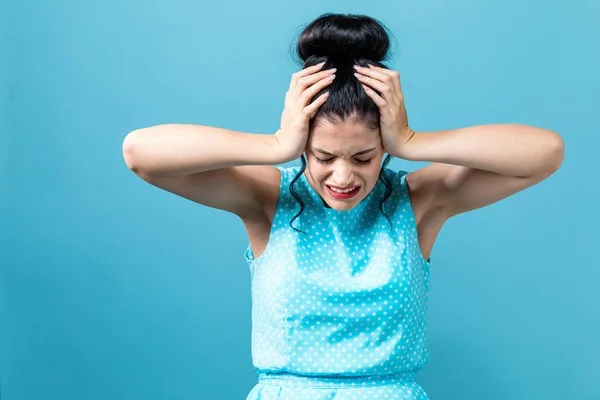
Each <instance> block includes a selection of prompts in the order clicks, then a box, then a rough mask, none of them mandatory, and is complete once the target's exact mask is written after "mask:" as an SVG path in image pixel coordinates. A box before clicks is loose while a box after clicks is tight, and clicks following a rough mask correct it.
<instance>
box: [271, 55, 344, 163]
mask: <svg viewBox="0 0 600 400" xmlns="http://www.w3.org/2000/svg"><path fill="white" fill-rule="evenodd" d="M323 64H324V63H319V64H316V65H313V66H311V67H308V68H305V69H303V70H300V71H298V72H295V73H293V74H292V81H291V83H290V88H289V90H288V92H287V93H286V94H285V108H284V110H283V113H282V115H281V126H280V129H279V130H278V131H277V132H276V133H275V134H274V136H275V141H276V142H277V143H278V144H279V151H280V152H281V153H280V154H281V156H282V158H283V159H285V160H286V161H285V162H287V161H291V160H295V159H297V158H299V157H300V156H301V155H302V153H303V152H304V150H305V149H306V143H307V141H308V127H309V122H310V119H312V117H313V116H314V115H315V114H316V113H317V111H318V110H319V107H320V106H321V105H322V104H323V103H325V101H326V100H327V95H328V93H323V94H322V95H321V96H319V97H318V98H317V99H315V100H314V101H313V102H312V103H310V104H309V102H310V100H311V99H312V98H313V97H314V96H315V95H316V94H317V93H319V91H321V90H322V89H323V88H324V87H326V86H327V85H329V84H331V82H333V79H334V78H335V75H334V74H333V73H334V72H335V70H336V69H335V68H332V69H328V70H325V71H321V70H320V69H321V68H322V67H323Z"/></svg>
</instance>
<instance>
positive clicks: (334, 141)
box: [304, 121, 385, 211]
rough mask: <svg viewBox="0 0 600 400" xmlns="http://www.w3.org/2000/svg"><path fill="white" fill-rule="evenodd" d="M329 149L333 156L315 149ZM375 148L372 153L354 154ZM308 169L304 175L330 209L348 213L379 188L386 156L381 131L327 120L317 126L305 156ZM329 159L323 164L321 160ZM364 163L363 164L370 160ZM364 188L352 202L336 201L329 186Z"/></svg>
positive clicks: (356, 123)
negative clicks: (383, 161) (380, 173)
mask: <svg viewBox="0 0 600 400" xmlns="http://www.w3.org/2000/svg"><path fill="white" fill-rule="evenodd" d="M315 148H318V149H321V150H325V151H327V152H329V153H332V154H334V155H333V156H332V155H329V154H326V153H322V152H320V151H317V150H315ZM371 148H375V150H372V151H370V152H368V153H365V154H361V155H356V156H354V154H356V153H358V152H361V151H363V150H367V149H371ZM304 155H305V157H306V161H307V167H306V170H305V172H304V175H305V176H306V179H307V181H308V182H309V183H310V185H311V186H312V188H313V189H314V190H315V191H316V192H317V193H318V194H319V195H320V196H321V198H322V199H323V201H324V202H325V203H326V205H328V206H329V207H331V208H333V209H335V210H338V211H344V210H349V209H351V208H353V207H355V206H356V205H357V204H359V203H360V202H361V201H362V200H363V199H364V198H365V197H367V196H368V194H369V193H370V192H371V190H373V188H374V187H375V185H376V183H377V180H378V179H379V171H380V169H381V162H382V160H383V157H384V156H385V151H384V149H383V144H382V142H381V135H380V134H379V131H377V130H375V131H373V130H369V129H367V128H366V127H365V126H364V124H361V123H359V122H355V123H349V122H343V123H335V124H334V123H331V122H329V121H326V122H325V121H324V122H322V123H320V124H318V125H315V127H314V128H313V130H312V132H311V133H310V135H309V137H308V140H307V146H306V150H305V153H304ZM319 159H320V160H327V162H319V161H318V160H319ZM368 160H370V162H369V163H368V164H363V163H361V162H360V161H368ZM326 184H328V185H333V186H340V187H345V186H356V185H360V186H361V187H360V188H359V189H358V190H359V193H358V195H357V196H355V197H353V198H350V199H345V200H344V199H336V198H335V197H333V196H331V195H330V194H329V191H328V190H327V187H326V186H325V185H326Z"/></svg>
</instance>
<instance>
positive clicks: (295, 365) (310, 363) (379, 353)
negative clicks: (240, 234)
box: [244, 165, 430, 400]
mask: <svg viewBox="0 0 600 400" xmlns="http://www.w3.org/2000/svg"><path fill="white" fill-rule="evenodd" d="M277 168H278V169H279V170H280V171H281V184H280V193H279V199H278V203H277V209H276V211H275V216H274V219H273V224H272V227H271V233H270V237H269V242H268V244H267V247H266V249H265V251H264V253H263V254H262V255H261V256H260V257H258V258H256V259H255V258H254V256H253V253H252V248H251V246H250V244H249V245H248V247H247V249H246V253H245V255H244V256H245V259H246V261H247V262H248V265H249V268H250V273H251V282H252V288H251V293H252V360H253V364H254V367H255V369H256V371H257V372H258V374H259V383H258V384H257V385H256V386H255V387H254V388H253V389H252V391H251V392H250V394H249V395H248V398H247V400H275V399H279V400H283V399H343V400H350V399H363V398H364V399H372V400H373V399H427V395H426V394H425V392H424V390H423V389H422V388H421V387H420V386H419V385H418V384H417V383H416V382H414V374H415V373H416V372H417V371H418V370H420V369H421V368H422V367H423V366H424V365H425V364H426V362H427V360H428V353H427V340H426V330H427V324H426V309H427V295H428V286H429V274H430V263H429V262H428V261H426V260H425V259H424V258H423V256H422V253H421V250H420V248H419V244H418V236H417V230H416V223H415V218H414V214H413V210H412V207H411V204H410V198H409V196H408V187H407V184H406V172H405V171H393V170H391V169H389V168H386V169H385V170H386V173H387V175H388V177H389V178H390V181H391V184H392V189H393V191H392V193H391V195H390V197H389V198H388V199H387V200H386V201H385V203H384V205H383V207H384V210H385V211H386V214H387V215H388V217H389V218H390V220H391V222H392V226H391V228H390V224H389V222H388V220H387V218H386V217H385V216H384V215H383V213H382V212H381V210H380V209H379V204H380V202H381V200H382V199H383V196H384V194H385V191H386V186H385V185H384V183H383V182H382V181H381V180H379V181H378V182H377V184H376V186H375V188H373V190H372V191H371V192H370V193H369V195H368V196H367V197H366V198H365V199H364V200H363V201H361V202H360V203H359V204H358V205H356V206H355V207H354V208H352V209H350V210H347V211H337V210H334V209H332V208H328V207H326V206H325V205H324V203H323V200H322V199H321V197H320V196H319V194H318V193H317V192H315V191H314V189H313V188H312V186H310V184H309V182H308V181H307V179H306V177H305V176H304V174H301V176H300V178H299V179H298V180H297V181H296V182H295V185H294V188H295V189H296V192H297V193H298V194H299V196H300V197H301V198H302V201H303V202H304V210H303V211H302V214H300V215H299V216H298V217H297V218H296V219H295V220H294V221H293V222H292V225H293V226H294V227H295V228H296V229H299V230H301V231H304V232H306V234H303V233H302V232H298V231H296V230H294V229H292V227H291V226H290V221H291V220H292V218H293V217H294V216H295V215H296V214H298V212H299V211H300V203H299V202H298V201H297V200H296V199H295V198H294V197H293V196H292V194H291V193H290V191H289V185H290V183H291V181H292V180H293V178H294V177H295V176H296V175H297V174H298V172H299V171H300V168H301V166H300V165H298V166H293V167H277ZM315 386H318V387H319V388H318V389H314V387H315ZM323 387H326V389H324V388H323ZM311 390H312V391H313V392H312V393H311V392H310V391H311Z"/></svg>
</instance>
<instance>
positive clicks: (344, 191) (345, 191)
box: [329, 186, 358, 193]
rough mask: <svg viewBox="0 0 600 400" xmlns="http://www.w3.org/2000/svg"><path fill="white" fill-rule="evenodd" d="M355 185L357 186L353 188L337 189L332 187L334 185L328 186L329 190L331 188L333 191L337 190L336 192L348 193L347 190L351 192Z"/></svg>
mask: <svg viewBox="0 0 600 400" xmlns="http://www.w3.org/2000/svg"><path fill="white" fill-rule="evenodd" d="M357 187H358V186H354V187H353V188H350V189H345V190H339V189H336V188H334V187H331V186H329V188H330V189H331V190H333V191H334V192H337V193H348V192H351V191H353V190H354V189H356V188H357Z"/></svg>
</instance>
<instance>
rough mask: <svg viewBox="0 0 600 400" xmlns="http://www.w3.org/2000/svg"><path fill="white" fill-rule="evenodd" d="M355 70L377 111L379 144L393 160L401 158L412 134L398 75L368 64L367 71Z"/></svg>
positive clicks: (358, 68) (360, 68)
mask: <svg viewBox="0 0 600 400" xmlns="http://www.w3.org/2000/svg"><path fill="white" fill-rule="evenodd" d="M354 68H355V69H356V71H357V73H355V75H356V77H357V79H358V80H359V81H360V82H361V83H362V86H363V87H364V88H365V92H366V93H367V95H368V96H369V97H370V98H371V99H372V100H373V101H374V102H375V104H376V105H377V107H379V114H380V120H379V121H380V126H381V141H382V143H383V147H384V149H385V151H386V152H387V153H388V154H389V155H391V156H393V157H399V158H401V154H402V148H404V147H406V145H407V144H408V142H409V141H410V140H411V139H412V137H413V136H414V131H413V130H412V129H411V128H410V127H409V126H408V117H407V115H406V108H405V107H404V95H403V94H402V88H401V86H400V74H399V73H398V71H394V70H389V69H385V68H381V67H377V66H374V65H371V64H369V68H365V67H361V66H359V65H355V66H354ZM367 85H368V86H367ZM373 89H375V90H377V92H379V94H378V93H377V92H376V91H375V90H373Z"/></svg>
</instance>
